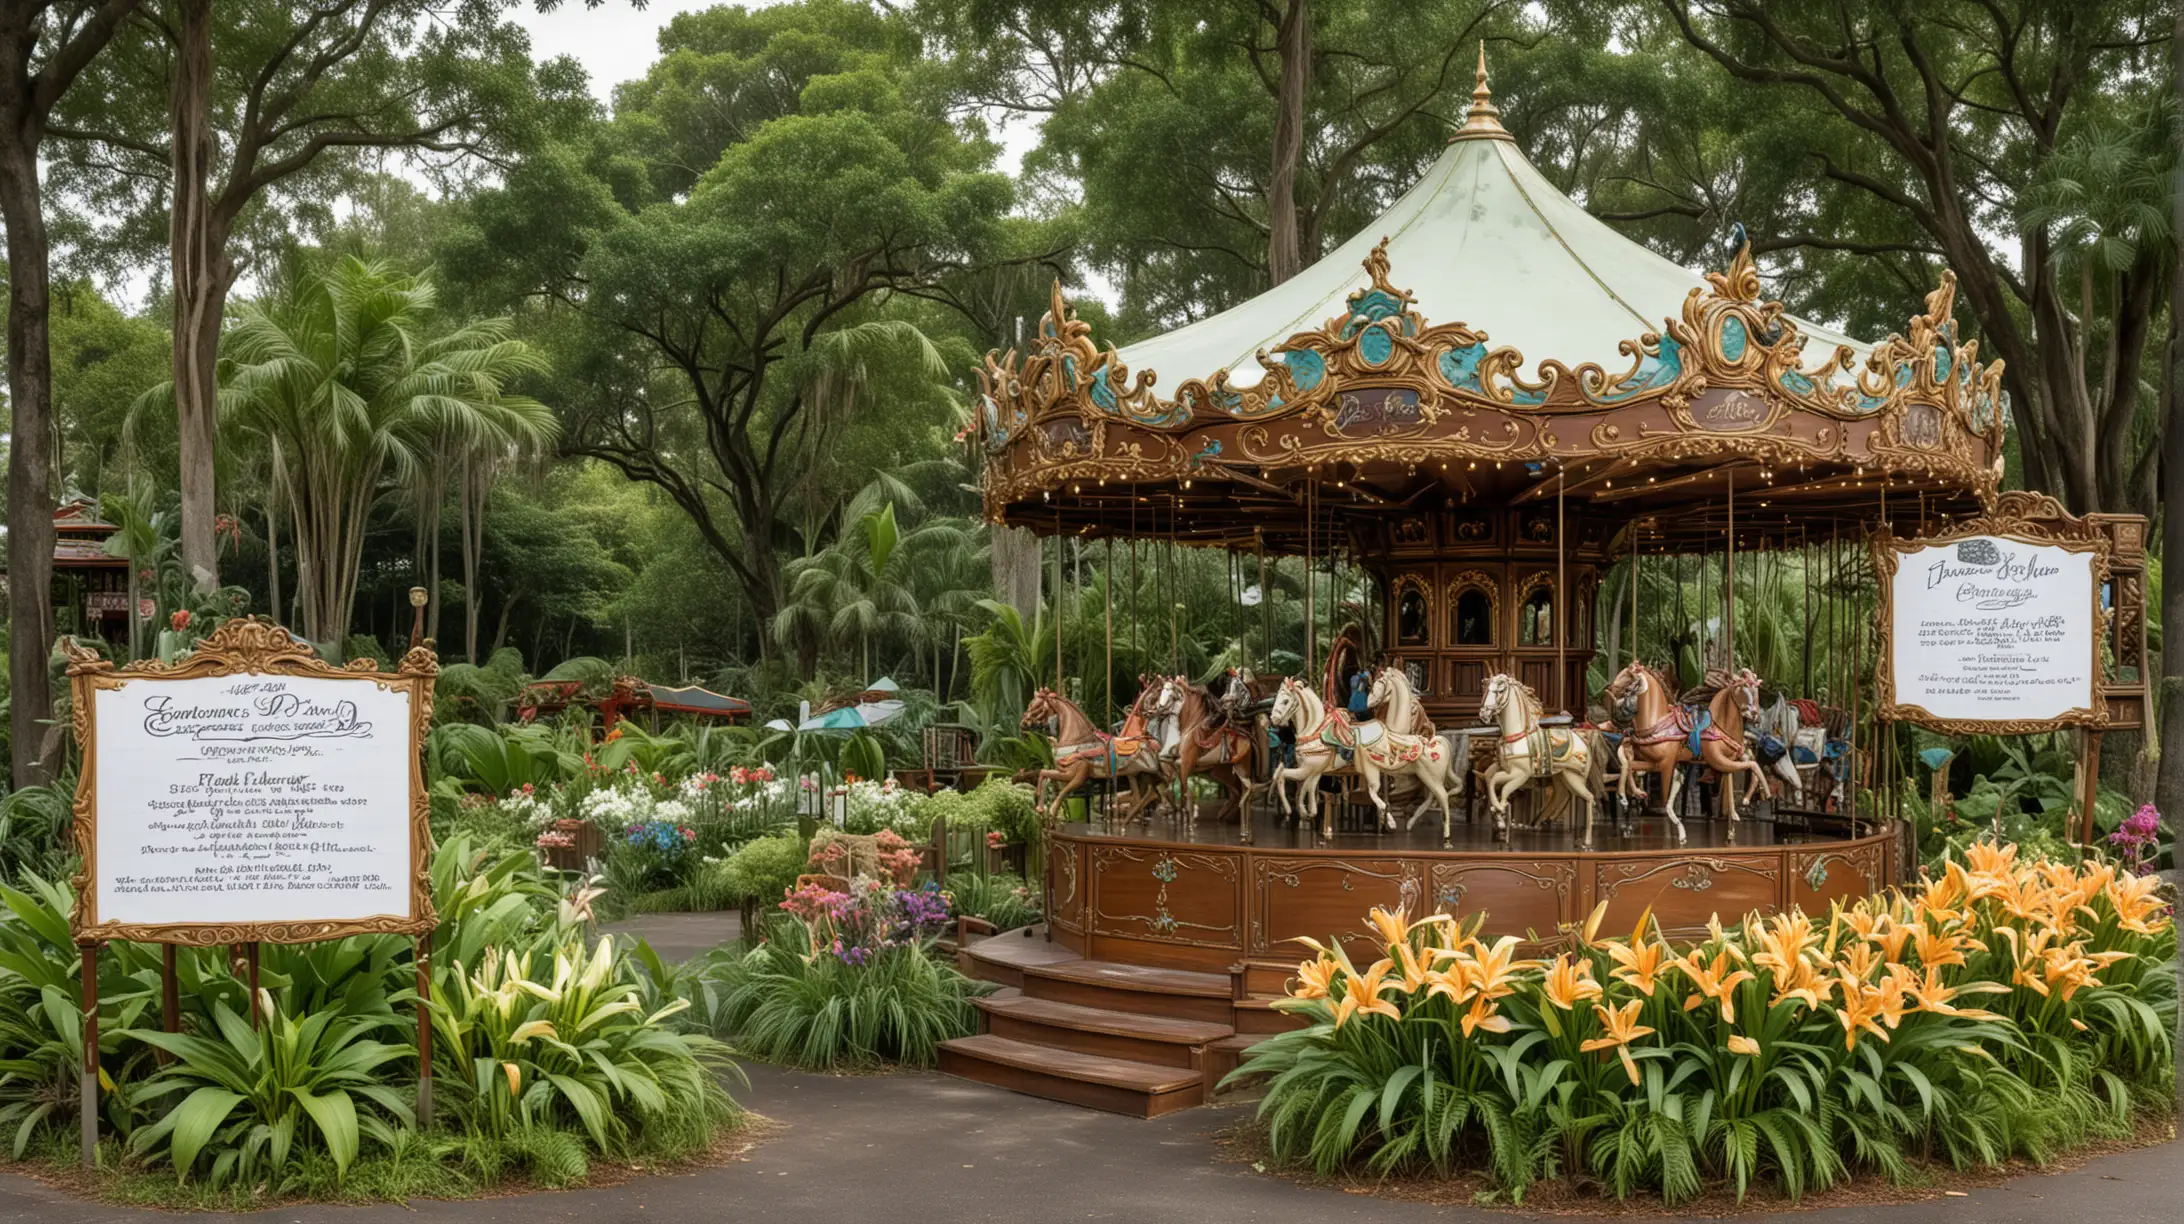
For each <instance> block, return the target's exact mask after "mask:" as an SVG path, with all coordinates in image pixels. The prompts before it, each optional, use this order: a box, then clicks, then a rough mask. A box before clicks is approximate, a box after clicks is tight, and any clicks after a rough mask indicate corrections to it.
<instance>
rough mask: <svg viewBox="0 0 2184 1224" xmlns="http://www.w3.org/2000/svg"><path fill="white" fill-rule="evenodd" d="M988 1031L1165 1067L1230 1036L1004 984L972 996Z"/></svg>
mask: <svg viewBox="0 0 2184 1224" xmlns="http://www.w3.org/2000/svg"><path fill="white" fill-rule="evenodd" d="M972 1003H973V1005H974V1006H976V1007H977V1008H978V1010H979V1011H981V1012H983V1013H984V1020H985V1031H987V1032H989V1033H992V1034H993V1035H994V1036H996V1037H1006V1038H1008V1039H1009V1040H1011V1041H1021V1042H1024V1043H1026V1044H1030V1045H1043V1046H1053V1047H1055V1048H1057V1049H1063V1050H1074V1051H1076V1052H1077V1053H1079V1054H1096V1055H1099V1056H1100V1057H1102V1058H1119V1059H1125V1060H1128V1061H1130V1062H1140V1063H1151V1064H1155V1065H1158V1066H1164V1067H1189V1066H1192V1065H1193V1063H1194V1058H1193V1054H1194V1051H1196V1050H1199V1049H1203V1048H1204V1047H1206V1046H1207V1045H1209V1044H1211V1043H1213V1042H1216V1041H1220V1040H1221V1039H1223V1038H1225V1037H1228V1036H1230V1035H1231V1034H1233V1033H1234V1032H1235V1031H1236V1030H1234V1029H1233V1028H1230V1027H1229V1026H1228V1025H1226V1024H1213V1023H1209V1022H1206V1021H1201V1020H1178V1019H1174V1018H1172V1017H1168V1016H1148V1015H1144V1014H1142V1013H1139V1012H1126V1011H1110V1010H1108V1009H1106V1008H1101V1007H1082V1006H1079V1005H1077V1004H1074V1003H1059V1002H1056V1001H1055V1000H1053V999H1038V998H1032V997H1031V996H1029V995H1026V994H1023V993H1022V992H1020V991H1014V990H1003V991H1000V992H999V993H996V994H991V995H987V996H986V997H984V998H982V999H974V1000H972Z"/></svg>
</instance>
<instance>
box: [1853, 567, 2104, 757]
mask: <svg viewBox="0 0 2184 1224" xmlns="http://www.w3.org/2000/svg"><path fill="white" fill-rule="evenodd" d="M2093 607H2094V605H2093V559H2092V555H2091V554H2089V553H2085V552H2070V551H2067V550H2065V549H2061V548H2056V547H2054V546H2052V545H2042V544H2028V543H2025V542H2024V541H2021V540H2011V539H2004V538H2001V537H1996V536H1973V537H1970V538H1968V539H1962V540H1952V541H1950V542H1949V543H1946V544H1931V545H1927V546H1925V547H1923V548H1915V549H1911V550H1909V551H1907V552H1905V553H1903V554H1902V558H1901V561H1900V564H1899V565H1898V568H1897V571H1896V579H1895V583H1894V607H1893V608H1892V609H1891V616H1892V617H1893V619H1892V620H1891V621H1890V627H1889V633H1890V648H1891V655H1892V657H1891V659H1890V665H1891V667H1892V668H1893V669H1894V671H1895V682H1896V694H1895V700H1896V704H1898V705H1915V706H1918V707H1920V708H1922V709H1924V710H1926V711H1927V712H1928V713H1930V714H1933V715H1935V716H1937V717H1940V718H1951V719H1989V720H1994V719H2050V718H2061V717H2064V716H2066V715H2068V714H2070V713H2071V712H2072V711H2074V710H2084V709H2088V708H2090V707H2091V706H2092V704H2093V640H2094V632H2095V629H2096V626H2095V624H2094V612H2093Z"/></svg>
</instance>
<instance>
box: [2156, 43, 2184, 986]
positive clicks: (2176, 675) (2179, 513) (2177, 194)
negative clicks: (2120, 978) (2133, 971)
mask: <svg viewBox="0 0 2184 1224" xmlns="http://www.w3.org/2000/svg"><path fill="white" fill-rule="evenodd" d="M2169 53H2170V56H2171V71H2172V73H2173V76H2174V80H2175V85H2174V88H2175V90H2176V93H2177V100H2178V102H2179V103H2184V5H2179V6H2178V8H2177V11H2176V35H2175V37H2174V38H2172V39H2171V40H2170V42H2169ZM2169 206H2170V208H2171V209H2172V210H2174V216H2175V228H2174V229H2173V230H2172V231H2171V232H2172V233H2174V234H2177V235H2179V236H2180V237H2184V161H2180V162H2178V163H2177V167H2176V183H2175V185H2174V187H2173V189H2172V190H2171V192H2170V196H2169ZM2177 264H2178V266H2177V267H2176V268H2175V269H2174V274H2173V275H2172V276H2171V278H2170V281H2169V379H2168V383H2169V385H2168V404H2167V415H2168V418H2169V431H2168V433H2167V435H2166V436H2165V437H2164V438H2163V439H2162V448H2161V506H2160V510H2161V520H2162V522H2161V557H2162V560H2163V561H2164V562H2165V563H2167V565H2168V567H2169V568H2168V570H2167V572H2165V573H2164V575H2163V578H2164V581H2163V582H2162V584H2161V684H2160V687H2159V688H2158V689H2157V690H2156V691H2155V696H2156V698H2157V699H2158V702H2157V705H2156V709H2158V710H2159V711H2160V714H2159V718H2160V723H2159V733H2160V743H2161V760H2160V763H2159V769H2160V773H2159V776H2158V778H2157V780H2156V782H2155V784H2154V806H2156V807H2158V808H2160V809H2161V810H2162V811H2164V812H2167V813H2168V814H2169V820H2170V822H2171V823H2172V824H2173V823H2175V822H2176V821H2177V820H2179V819H2184V422H2179V421H2178V420H2177V419H2176V414H2177V412H2178V410H2179V409H2180V408H2184V241H2180V242H2179V243H2178V252H2177ZM2179 972H2184V969H2180V970H2179Z"/></svg>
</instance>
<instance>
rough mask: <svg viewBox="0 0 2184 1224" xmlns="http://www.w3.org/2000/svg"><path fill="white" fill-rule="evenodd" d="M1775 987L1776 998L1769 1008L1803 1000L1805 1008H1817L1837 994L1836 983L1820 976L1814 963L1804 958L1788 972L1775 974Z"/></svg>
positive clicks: (1796, 962) (1769, 1003)
mask: <svg viewBox="0 0 2184 1224" xmlns="http://www.w3.org/2000/svg"><path fill="white" fill-rule="evenodd" d="M1752 959H1753V960H1755V961H1756V960H1758V959H1759V958H1758V957H1756V956H1755V957H1753V958H1752ZM1774 987H1775V991H1774V998H1773V999H1772V1000H1770V1001H1769V1002H1768V1006H1769V1007H1774V1006H1779V1005H1780V1004H1781V1002H1782V1001H1783V1000H1784V999H1803V1000H1804V1001H1805V1006H1807V1007H1813V1008H1817V1007H1820V1006H1822V1005H1823V1004H1825V1003H1826V1002H1827V1001H1828V1000H1829V999H1830V998H1831V997H1833V995H1834V993H1835V983H1834V982H1833V981H1831V980H1830V979H1828V978H1824V977H1822V976H1820V971H1819V970H1818V969H1816V968H1814V967H1813V964H1812V962H1811V961H1808V960H1804V959H1802V958H1800V959H1798V960H1796V961H1793V962H1791V968H1790V969H1789V971H1788V972H1786V973H1785V972H1779V971H1778V972H1777V973H1776V974H1775V980H1774Z"/></svg>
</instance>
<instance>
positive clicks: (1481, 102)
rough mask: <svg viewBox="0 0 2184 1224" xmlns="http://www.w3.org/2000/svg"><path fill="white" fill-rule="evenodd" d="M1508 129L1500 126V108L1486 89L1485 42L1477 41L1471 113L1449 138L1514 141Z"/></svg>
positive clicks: (1456, 139) (1482, 40)
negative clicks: (1476, 63)
mask: <svg viewBox="0 0 2184 1224" xmlns="http://www.w3.org/2000/svg"><path fill="white" fill-rule="evenodd" d="M1515 139H1516V137H1514V136H1511V135H1510V134H1509V129H1507V128H1505V127H1503V126H1502V125H1501V108H1500V107H1497V106H1495V105H1494V95H1493V93H1492V91H1490V90H1488V89H1487V87H1486V40H1485V39H1483V38H1482V39H1480V40H1479V70H1478V71H1477V72H1476V73H1474V74H1473V75H1472V78H1471V111H1470V113H1469V114H1467V115H1465V116H1464V125H1463V126H1462V127H1460V128H1457V129H1456V134H1455V135H1453V136H1451V137H1449V140H1450V141H1451V142H1453V141H1458V140H1515Z"/></svg>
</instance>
